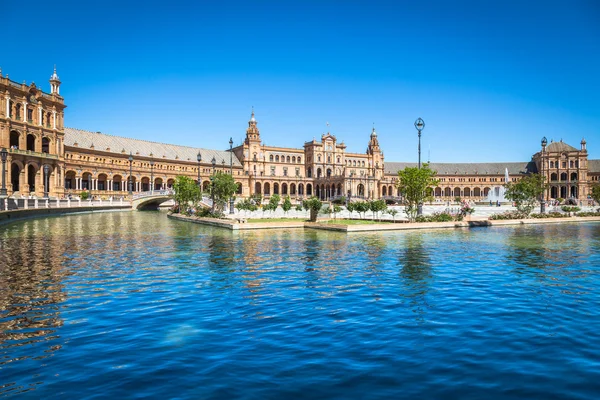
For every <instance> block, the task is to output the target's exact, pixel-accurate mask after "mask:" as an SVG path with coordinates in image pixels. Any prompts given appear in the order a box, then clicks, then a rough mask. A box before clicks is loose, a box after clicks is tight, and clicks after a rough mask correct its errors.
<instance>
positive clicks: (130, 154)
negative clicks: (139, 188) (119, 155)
mask: <svg viewBox="0 0 600 400" xmlns="http://www.w3.org/2000/svg"><path fill="white" fill-rule="evenodd" d="M132 164H133V154H132V153H131V152H129V182H128V183H129V195H130V196H131V195H132V194H133V180H132V179H131V174H132V173H133V172H132V169H131V167H132Z"/></svg>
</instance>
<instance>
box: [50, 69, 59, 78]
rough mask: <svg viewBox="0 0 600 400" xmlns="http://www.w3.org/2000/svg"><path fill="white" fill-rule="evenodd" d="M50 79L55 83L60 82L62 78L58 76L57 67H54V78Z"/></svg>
mask: <svg viewBox="0 0 600 400" xmlns="http://www.w3.org/2000/svg"><path fill="white" fill-rule="evenodd" d="M50 79H51V80H53V81H60V78H59V77H58V75H57V74H56V65H54V73H53V74H52V76H51V77H50Z"/></svg>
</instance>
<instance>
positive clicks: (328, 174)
mask: <svg viewBox="0 0 600 400" xmlns="http://www.w3.org/2000/svg"><path fill="white" fill-rule="evenodd" d="M327 177H328V178H331V168H327Z"/></svg>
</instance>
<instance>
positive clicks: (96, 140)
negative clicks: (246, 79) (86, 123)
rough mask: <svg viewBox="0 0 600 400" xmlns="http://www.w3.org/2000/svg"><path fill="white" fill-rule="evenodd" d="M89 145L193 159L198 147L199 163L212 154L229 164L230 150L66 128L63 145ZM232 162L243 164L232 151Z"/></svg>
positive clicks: (205, 161) (220, 161)
mask: <svg viewBox="0 0 600 400" xmlns="http://www.w3.org/2000/svg"><path fill="white" fill-rule="evenodd" d="M75 144H77V146H75ZM92 145H94V149H95V150H97V151H107V152H109V153H114V154H123V153H122V150H123V149H124V150H125V153H126V154H129V152H132V153H133V154H134V155H136V153H138V152H139V155H140V156H144V157H150V154H152V157H154V158H156V159H167V160H175V161H192V162H197V161H196V157H197V155H198V151H200V154H201V155H202V164H210V162H211V160H212V159H213V157H214V158H215V159H216V161H217V165H222V161H223V160H225V164H226V165H229V154H230V153H229V151H222V150H209V149H199V148H196V147H187V146H178V145H175V144H165V143H156V142H149V141H147V140H140V139H131V138H124V137H120V136H112V135H107V134H105V133H98V132H89V131H84V130H81V129H74V128H65V146H70V147H78V148H82V149H89V148H90V147H91V146H92ZM107 149H110V150H107ZM163 156H164V157H163ZM233 165H234V166H237V167H240V166H241V165H242V164H241V163H240V161H239V160H238V159H237V157H236V156H235V154H234V155H233Z"/></svg>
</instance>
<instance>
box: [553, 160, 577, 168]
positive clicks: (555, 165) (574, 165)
mask: <svg viewBox="0 0 600 400" xmlns="http://www.w3.org/2000/svg"><path fill="white" fill-rule="evenodd" d="M562 167H563V168H567V162H566V161H563V162H562ZM550 168H560V162H559V161H556V162H554V161H550ZM569 168H579V160H576V161H573V160H570V161H569Z"/></svg>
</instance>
